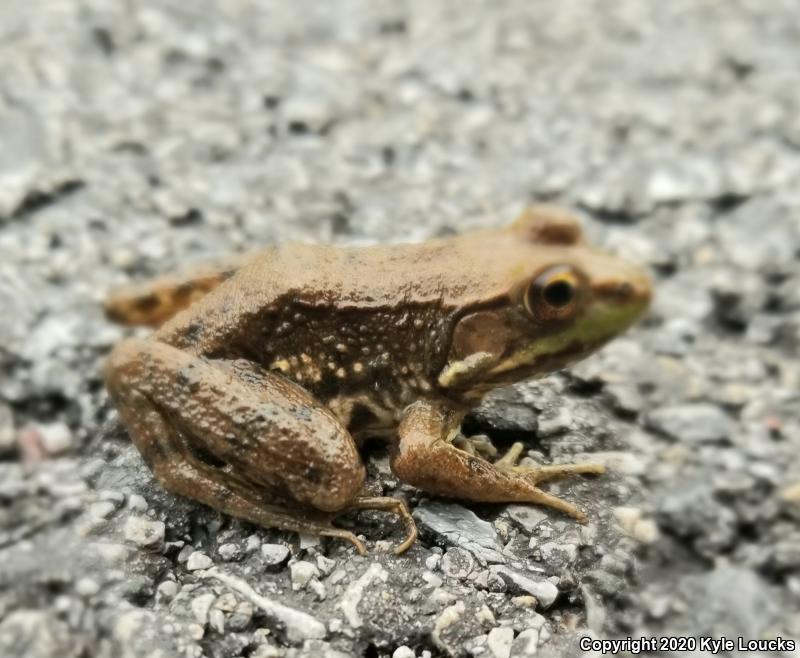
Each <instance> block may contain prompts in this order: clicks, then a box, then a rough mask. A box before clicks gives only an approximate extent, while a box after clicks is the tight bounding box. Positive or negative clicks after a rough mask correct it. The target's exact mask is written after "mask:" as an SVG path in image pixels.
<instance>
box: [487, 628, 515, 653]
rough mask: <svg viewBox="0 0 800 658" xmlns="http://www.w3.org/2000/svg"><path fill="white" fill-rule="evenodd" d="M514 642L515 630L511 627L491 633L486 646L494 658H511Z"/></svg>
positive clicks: (495, 629)
mask: <svg viewBox="0 0 800 658" xmlns="http://www.w3.org/2000/svg"><path fill="white" fill-rule="evenodd" d="M513 641H514V629H513V628H510V627H497V628H493V629H492V630H490V631H489V636H488V637H487V638H486V646H487V647H488V648H489V653H491V655H492V656H493V658H509V657H510V656H511V643H512V642H513Z"/></svg>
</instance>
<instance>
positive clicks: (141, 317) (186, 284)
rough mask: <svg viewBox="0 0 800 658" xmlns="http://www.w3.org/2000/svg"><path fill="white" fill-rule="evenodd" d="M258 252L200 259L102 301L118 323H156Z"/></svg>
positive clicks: (228, 274) (209, 288)
mask: <svg viewBox="0 0 800 658" xmlns="http://www.w3.org/2000/svg"><path fill="white" fill-rule="evenodd" d="M256 255H257V254H256V253H248V254H240V255H237V256H232V257H230V258H228V259H225V260H219V261H215V262H212V263H202V264H200V265H197V266H195V267H193V268H190V269H188V270H186V271H184V272H180V273H177V274H171V275H165V276H161V277H158V278H155V279H151V280H149V281H143V282H141V283H134V284H130V285H126V286H122V287H120V288H118V289H116V290H113V291H112V292H111V294H110V295H109V296H108V298H107V299H106V301H105V302H104V310H105V313H106V316H107V317H108V318H109V319H110V320H113V321H114V322H117V323H119V324H125V325H130V326H146V327H158V326H160V325H162V324H163V323H164V322H166V321H167V320H169V319H170V318H171V317H172V316H174V315H175V314H176V313H178V312H179V311H182V310H183V309H185V308H187V307H188V306H190V305H191V304H194V303H195V302H196V301H198V300H199V299H201V298H202V297H205V296H206V295H207V294H208V293H209V292H211V291H212V290H214V288H216V287H217V286H219V285H220V284H221V283H223V282H224V281H226V280H228V279H229V278H230V277H231V276H233V275H234V274H235V273H236V271H237V270H239V269H240V268H242V267H243V266H244V265H246V264H247V263H248V262H250V261H251V260H252V259H253V258H254V257H255V256H256Z"/></svg>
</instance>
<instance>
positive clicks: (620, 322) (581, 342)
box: [485, 294, 650, 381]
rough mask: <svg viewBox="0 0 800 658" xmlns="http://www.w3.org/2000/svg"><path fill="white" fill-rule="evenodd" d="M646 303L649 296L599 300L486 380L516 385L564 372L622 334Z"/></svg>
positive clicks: (492, 371) (495, 369)
mask: <svg viewBox="0 0 800 658" xmlns="http://www.w3.org/2000/svg"><path fill="white" fill-rule="evenodd" d="M649 303H650V297H649V294H642V295H637V296H635V297H633V298H632V299H631V300H630V301H629V302H628V303H625V304H620V303H617V302H616V301H615V300H613V299H611V300H609V299H606V298H603V297H598V298H597V299H596V300H595V301H594V302H592V303H591V304H590V306H589V307H588V308H587V310H586V312H585V313H584V314H582V316H581V317H580V318H577V319H576V320H575V321H574V322H573V324H572V325H571V326H569V327H563V328H562V329H561V330H559V331H557V332H554V333H552V334H549V335H547V336H540V337H538V338H536V339H535V340H532V341H530V342H529V343H528V344H526V345H524V346H522V347H521V348H519V349H516V350H514V351H513V352H512V353H511V354H510V355H508V356H505V357H504V358H502V359H500V360H499V361H498V362H497V363H495V364H493V365H492V366H490V367H489V368H487V369H486V370H485V379H486V380H487V381H518V380H520V379H524V378H526V377H535V376H536V375H542V374H546V373H549V372H553V371H554V370H559V369H561V368H565V367H567V366H569V365H570V364H572V363H575V362H576V361H579V360H580V359H583V358H584V357H586V356H588V355H590V354H592V353H593V352H595V351H596V350H598V349H600V348H601V347H602V346H603V345H605V344H606V343H607V342H608V341H610V340H611V339H612V338H614V337H615V336H617V335H619V334H620V333H622V332H623V331H625V330H626V329H627V328H628V327H630V326H631V325H632V324H633V323H634V322H635V321H636V320H637V319H639V317H640V316H641V315H642V313H643V312H644V311H645V309H646V308H647V306H648V305H649Z"/></svg>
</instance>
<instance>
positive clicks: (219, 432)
mask: <svg viewBox="0 0 800 658" xmlns="http://www.w3.org/2000/svg"><path fill="white" fill-rule="evenodd" d="M106 379H107V383H108V388H109V391H110V393H111V396H112V398H113V399H114V401H115V402H116V406H117V408H118V409H119V411H120V414H121V416H122V417H123V420H124V421H125V424H126V425H127V426H128V428H129V429H130V431H131V435H132V438H133V441H134V443H135V444H136V446H137V447H138V449H139V451H140V452H141V453H142V455H143V457H144V458H145V460H146V461H147V462H148V463H149V464H151V465H152V467H153V470H154V472H156V475H157V476H158V477H159V479H161V480H162V481H163V482H164V484H165V486H166V487H167V488H170V484H171V482H170V480H173V479H174V478H175V477H176V474H178V473H179V472H180V470H181V468H182V464H181V462H185V461H191V463H192V464H193V466H194V470H195V471H197V472H201V473H202V474H203V475H204V476H205V477H206V478H208V479H213V480H214V481H215V482H216V483H217V484H220V485H223V486H224V487H226V488H228V489H231V490H235V491H236V493H237V494H238V495H239V496H244V497H249V498H253V499H257V500H256V502H257V503H258V504H262V503H264V502H269V501H271V500H272V501H279V502H280V503H281V504H290V503H292V502H296V503H300V504H301V505H300V507H302V506H308V507H312V508H316V509H318V510H322V511H325V512H335V511H337V510H341V509H344V508H346V507H347V506H348V504H349V503H350V502H351V501H352V500H353V499H354V498H355V497H356V494H357V493H358V492H359V490H360V489H361V487H362V485H363V482H364V478H365V469H364V465H363V463H362V462H361V459H360V456H359V454H358V451H357V449H356V446H355V443H354V442H353V439H352V437H351V436H350V434H349V433H348V432H347V430H346V429H345V428H344V427H343V426H342V425H341V423H340V422H339V420H338V419H337V418H336V417H335V416H334V415H333V414H332V413H331V412H330V411H329V410H328V409H327V408H325V407H323V406H322V405H320V404H319V403H318V402H316V401H315V400H314V399H313V397H312V396H311V395H309V394H308V393H307V392H306V391H305V390H304V389H302V388H301V387H299V386H297V385H296V384H294V383H292V382H290V381H289V380H287V379H284V378H283V377H280V376H279V375H275V374H273V373H270V372H267V371H264V370H263V369H260V368H258V367H256V366H254V365H252V364H250V363H247V362H244V361H214V360H206V359H203V358H200V357H197V356H194V355H191V354H189V353H187V352H183V351H181V350H179V349H177V348H175V347H172V346H170V345H166V344H164V343H158V342H154V341H141V340H128V341H124V342H123V343H121V344H120V345H118V346H117V347H116V348H115V349H114V350H113V352H112V353H111V356H110V357H109V360H108V363H107V365H106ZM165 428H166V429H168V430H169V431H168V432H167V433H166V434H165ZM180 493H185V492H183V491H181V492H180ZM201 493H202V492H201V491H197V490H196V491H191V492H189V493H188V495H190V496H192V497H194V498H200V497H201V496H200V494H201ZM203 502H206V501H203ZM208 504H211V505H212V506H214V507H217V508H220V509H222V510H223V511H226V512H228V513H231V514H234V515H237V516H242V514H241V513H238V514H237V512H236V511H235V510H231V509H228V508H227V507H230V506H226V507H225V508H223V507H222V506H221V505H220V504H219V503H208Z"/></svg>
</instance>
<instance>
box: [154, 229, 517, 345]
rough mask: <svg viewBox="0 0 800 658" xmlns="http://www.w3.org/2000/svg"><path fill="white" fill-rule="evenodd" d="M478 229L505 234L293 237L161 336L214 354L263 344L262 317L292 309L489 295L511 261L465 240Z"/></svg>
mask: <svg viewBox="0 0 800 658" xmlns="http://www.w3.org/2000/svg"><path fill="white" fill-rule="evenodd" d="M481 234H482V235H483V236H484V237H485V238H486V239H487V240H493V239H494V240H497V239H502V237H503V232H500V231H483V232H480V233H473V234H466V235H463V236H457V237H452V238H442V239H438V240H432V241H429V242H425V243H422V244H399V245H382V246H373V247H349V248H348V247H344V248H342V247H332V246H325V245H309V244H294V243H292V244H286V245H283V246H280V247H272V248H267V249H264V250H263V251H261V252H259V253H258V254H257V255H256V256H254V257H252V258H251V259H250V261H249V262H248V263H247V264H246V265H245V266H244V267H242V268H241V269H239V270H238V271H237V272H236V273H235V274H234V275H233V276H232V277H231V278H230V279H228V280H227V281H225V282H223V283H222V284H221V285H219V286H218V287H217V288H215V289H214V290H213V291H211V292H210V293H209V294H207V295H206V296H205V297H203V298H202V299H201V300H199V301H198V302H196V303H194V304H193V305H192V306H191V307H190V308H189V309H187V310H186V311H184V312H182V313H180V314H178V315H177V316H176V317H175V318H173V319H172V320H171V321H169V322H168V323H167V324H165V325H164V326H163V327H162V328H161V329H160V330H159V332H158V334H157V336H158V339H159V340H163V341H164V342H168V343H171V344H175V345H176V346H180V347H182V348H185V349H192V350H196V351H198V352H200V353H210V354H217V353H219V352H222V351H225V349H226V346H228V347H230V346H231V345H234V344H236V345H239V346H243V345H244V344H245V343H248V342H252V341H257V342H259V343H260V342H261V341H262V340H263V337H264V331H265V330H266V329H265V320H266V319H268V318H273V317H275V316H276V314H280V313H286V312H287V310H288V309H292V310H293V311H295V312H299V311H298V310H299V309H304V310H307V311H309V312H314V311H318V312H324V313H326V314H328V315H330V316H331V317H334V316H337V315H338V316H339V317H341V316H342V315H349V316H351V317H354V316H353V314H361V316H362V317H364V316H366V315H367V314H375V313H381V314H383V315H384V317H388V316H389V315H392V314H397V315H398V316H402V315H404V314H406V313H408V312H409V311H411V310H412V309H422V308H427V309H432V308H437V309H441V310H442V311H444V312H446V311H447V309H449V308H456V307H462V306H464V305H465V304H468V303H469V302H470V301H471V300H486V299H489V298H490V297H491V296H492V295H493V294H499V292H500V291H501V290H502V289H503V286H502V285H498V282H499V281H500V280H501V279H502V278H503V277H502V276H501V271H504V268H507V261H506V260H503V259H498V258H497V257H496V253H493V248H492V246H491V245H487V244H486V243H485V242H484V243H483V245H482V246H481V247H480V248H476V246H477V245H478V244H480V243H481V240H479V239H478V240H474V239H468V238H478V237H479V235H481ZM512 245H513V242H511V241H509V244H507V245H503V249H504V250H507V249H508V248H509V247H510V246H512ZM487 254H488V255H487ZM508 255H509V254H506V256H508ZM492 268H494V269H495V270H497V271H496V272H493V271H492ZM256 334H258V337H257V338H256Z"/></svg>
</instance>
